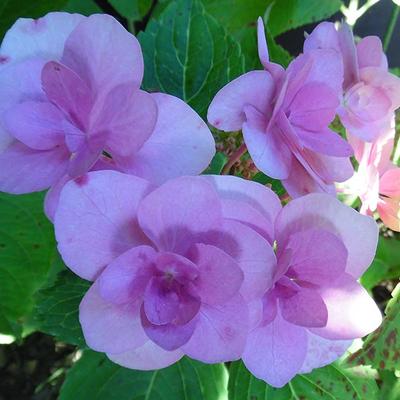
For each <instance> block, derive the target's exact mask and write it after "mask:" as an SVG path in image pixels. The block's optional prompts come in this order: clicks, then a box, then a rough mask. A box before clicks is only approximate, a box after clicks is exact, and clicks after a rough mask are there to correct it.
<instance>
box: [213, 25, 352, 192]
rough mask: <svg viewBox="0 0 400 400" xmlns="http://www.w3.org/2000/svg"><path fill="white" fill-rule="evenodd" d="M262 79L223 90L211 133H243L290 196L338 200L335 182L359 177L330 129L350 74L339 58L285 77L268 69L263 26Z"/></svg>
mask: <svg viewBox="0 0 400 400" xmlns="http://www.w3.org/2000/svg"><path fill="white" fill-rule="evenodd" d="M258 46H259V56H260V60H261V62H262V64H263V66H264V68H265V70H263V71H251V72H248V73H246V74H244V75H242V76H240V77H239V78H237V79H235V80H234V81H232V82H230V83H229V84H228V85H226V86H225V87H224V88H222V89H221V90H220V91H219V92H218V93H217V94H216V96H215V98H214V100H213V101H212V103H211V105H210V108H209V110H208V121H209V122H210V124H211V125H213V126H215V127H216V128H218V129H221V130H224V131H237V130H240V129H242V131H243V137H244V141H245V143H246V145H247V148H248V151H249V153H250V155H251V157H252V159H253V161H254V163H255V165H256V167H257V168H258V169H259V170H261V171H262V172H264V173H265V174H267V175H269V176H271V177H273V178H276V179H281V180H282V181H283V184H284V185H285V187H286V189H287V190H288V192H289V194H290V195H291V196H293V197H298V196H301V195H303V194H306V193H309V192H316V191H320V192H329V193H335V188H334V184H333V183H334V182H342V181H345V180H347V179H348V178H349V177H350V176H351V175H352V173H353V169H352V166H351V164H350V161H349V159H348V157H349V156H350V155H351V154H352V149H351V147H350V146H349V145H348V143H347V142H346V141H345V140H344V139H342V138H341V137H340V136H339V135H338V134H336V133H334V132H333V131H331V130H330V129H329V128H328V125H329V124H330V122H331V121H332V120H333V118H334V117H335V113H336V109H337V107H338V106H339V96H340V94H341V90H342V89H341V87H342V81H343V68H342V63H341V60H339V59H338V57H337V54H336V52H335V51H334V50H331V49H326V50H321V49H317V50H313V51H309V52H307V54H302V55H300V56H299V57H297V58H296V59H295V60H294V61H292V62H291V63H290V65H289V67H288V69H287V70H286V71H284V70H283V68H282V67H280V66H278V65H277V64H273V63H270V62H269V59H268V49H267V47H266V40H265V34H264V26H263V24H262V21H261V19H259V24H258Z"/></svg>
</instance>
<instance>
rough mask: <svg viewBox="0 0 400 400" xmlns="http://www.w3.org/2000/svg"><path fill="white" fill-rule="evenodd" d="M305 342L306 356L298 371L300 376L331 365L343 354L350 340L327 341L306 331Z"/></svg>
mask: <svg viewBox="0 0 400 400" xmlns="http://www.w3.org/2000/svg"><path fill="white" fill-rule="evenodd" d="M307 342H308V343H307V355H306V358H305V360H304V362H303V365H302V367H301V370H300V371H299V373H301V374H308V373H309V372H311V371H312V370H313V369H314V368H321V367H324V366H325V365H328V364H331V363H332V362H334V361H335V360H337V359H338V358H339V357H341V356H342V355H343V354H344V353H345V351H346V350H347V349H348V348H349V347H350V345H351V343H352V340H329V339H324V338H322V337H321V336H317V335H314V334H313V333H311V332H310V331H307Z"/></svg>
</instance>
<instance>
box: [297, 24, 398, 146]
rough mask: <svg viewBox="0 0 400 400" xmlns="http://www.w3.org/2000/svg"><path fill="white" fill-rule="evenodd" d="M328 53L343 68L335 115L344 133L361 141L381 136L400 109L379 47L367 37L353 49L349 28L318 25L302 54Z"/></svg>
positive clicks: (376, 40)
mask: <svg viewBox="0 0 400 400" xmlns="http://www.w3.org/2000/svg"><path fill="white" fill-rule="evenodd" d="M315 49H331V50H335V51H336V52H337V53H338V56H339V57H340V58H341V59H342V62H343V66H344V82H343V91H344V94H343V99H342V102H341V105H340V107H339V108H338V114H339V116H340V119H341V121H342V123H343V125H344V126H345V127H346V129H347V131H348V132H349V133H350V134H352V135H355V136H357V137H359V138H360V139H362V140H364V141H369V142H371V141H373V140H375V139H377V138H378V136H379V135H381V134H382V133H384V132H385V131H386V130H387V128H388V126H390V120H391V117H392V115H393V112H394V110H396V109H397V108H398V107H399V106H400V79H399V78H397V77H396V76H395V75H393V74H391V73H390V72H389V71H388V64H387V59H386V56H385V54H384V52H383V50H382V43H381V41H380V39H379V38H378V37H376V36H367V37H365V38H363V39H362V40H361V41H360V42H359V43H358V44H357V45H355V43H354V38H353V33H352V31H351V29H350V27H349V26H348V25H346V24H342V25H341V27H340V28H339V30H338V31H336V29H335V26H334V24H333V23H331V22H322V23H321V24H319V25H318V26H317V27H316V28H315V29H314V30H313V32H312V33H311V34H310V35H309V36H308V37H307V39H306V41H305V43H304V52H305V53H308V52H313V51H315Z"/></svg>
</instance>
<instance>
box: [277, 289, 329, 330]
mask: <svg viewBox="0 0 400 400" xmlns="http://www.w3.org/2000/svg"><path fill="white" fill-rule="evenodd" d="M280 309H281V313H282V317H283V318H284V319H285V320H286V321H288V322H290V323H292V324H294V325H299V326H304V327H316V328H319V327H323V326H325V325H326V323H327V320H328V310H327V308H326V305H325V303H324V301H323V300H322V298H321V296H320V295H319V294H318V292H317V291H315V290H313V289H307V288H300V290H299V291H298V292H297V293H296V294H295V295H294V296H291V297H289V298H282V299H280Z"/></svg>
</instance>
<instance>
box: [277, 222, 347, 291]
mask: <svg viewBox="0 0 400 400" xmlns="http://www.w3.org/2000/svg"><path fill="white" fill-rule="evenodd" d="M316 243H318V246H316V245H315V244H316ZM281 246H282V244H281ZM287 249H290V250H291V251H292V257H291V260H290V269H289V271H288V273H289V274H290V277H291V278H293V279H299V280H301V281H305V282H311V283H314V284H316V285H323V284H327V283H329V282H331V281H332V280H334V279H335V278H337V277H338V276H339V275H340V274H342V273H343V272H344V271H345V269H346V263H347V249H346V247H345V245H344V244H343V242H342V241H341V239H340V238H339V237H338V236H337V235H336V234H334V233H331V232H329V231H327V230H323V229H312V228H311V229H308V230H304V231H298V232H295V233H293V234H291V235H290V236H289V243H287V245H286V247H285V248H284V250H283V254H285V253H286V251H287ZM278 254H279V248H278ZM280 257H281V256H280Z"/></svg>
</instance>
